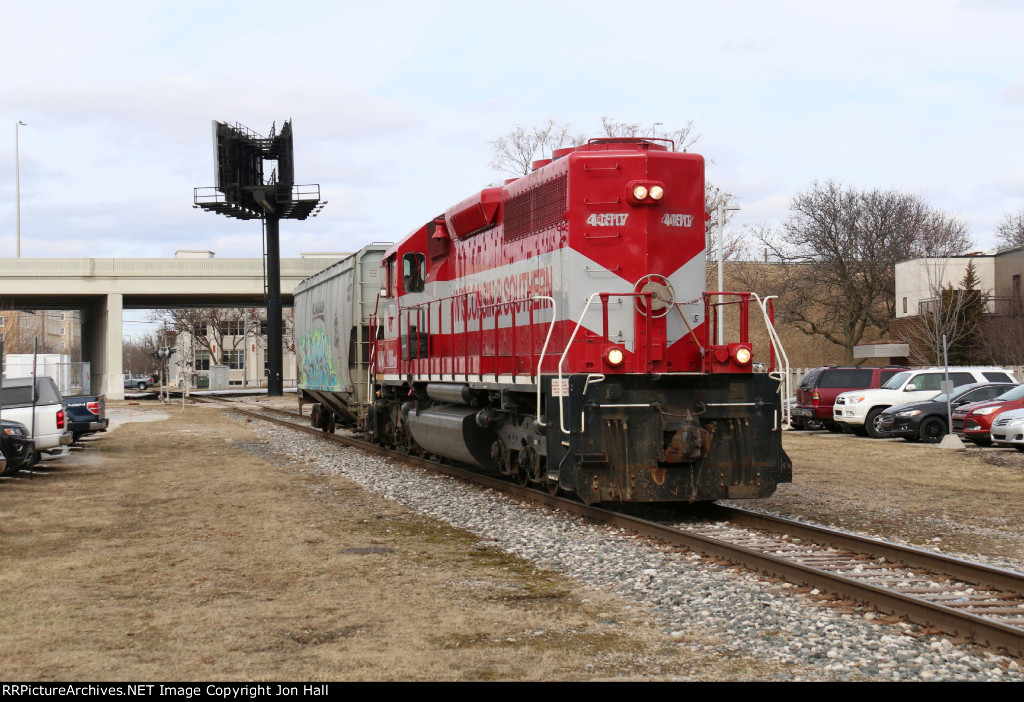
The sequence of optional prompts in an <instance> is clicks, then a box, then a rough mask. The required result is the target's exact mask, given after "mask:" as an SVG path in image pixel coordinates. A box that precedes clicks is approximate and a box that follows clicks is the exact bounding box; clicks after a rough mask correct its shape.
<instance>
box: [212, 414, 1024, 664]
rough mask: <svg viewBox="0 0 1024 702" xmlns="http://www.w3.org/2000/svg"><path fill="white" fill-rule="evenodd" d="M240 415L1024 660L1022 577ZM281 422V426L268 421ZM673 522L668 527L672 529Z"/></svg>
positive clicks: (774, 520)
mask: <svg viewBox="0 0 1024 702" xmlns="http://www.w3.org/2000/svg"><path fill="white" fill-rule="evenodd" d="M229 404H233V405H235V407H234V409H235V411H237V412H240V413H242V414H245V415H248V416H253V417H257V418H260V419H264V420H266V421H270V422H273V423H275V424H279V425H283V426H286V427H288V428H291V429H294V430H297V431H302V432H306V433H309V434H312V435H314V436H317V437H319V438H321V439H324V440H328V441H333V442H336V443H341V444H345V445H348V446H353V447H356V448H359V449H362V450H365V451H368V452H371V453H375V454H377V455H383V456H387V457H389V458H393V459H396V460H400V461H403V462H406V463H410V464H412V465H416V466H419V467H425V468H428V469H429V470H433V471H440V472H443V473H446V474H448V475H452V476H455V477H459V478H461V479H464V480H469V481H471V482H474V483H477V484H481V485H484V486H486V487H489V488H492V489H494V490H498V491H501V492H504V493H506V494H510V495H513V496H516V497H519V498H521V499H526V500H530V501H532V502H536V503H540V504H543V505H546V506H549V507H552V508H556V509H560V510H563V511H566V512H569V513H573V514H576V515H579V516H583V517H587V518H589V519H592V520H594V521H598V522H602V523H605V524H609V525H612V526H615V527H618V528H622V529H628V530H630V531H632V532H635V533H638V534H643V535H645V536H648V537H651V538H655V539H658V540H660V541H663V542H665V543H668V544H672V545H675V546H680V547H683V548H686V549H688V550H691V551H694V552H697V553H701V554H704V555H706V556H710V557H715V558H719V559H723V560H726V561H728V562H730V563H734V564H736V565H740V566H743V567H746V568H750V569H753V570H757V571H759V572H762V573H766V574H768V575H771V576H773V577H777V578H780V579H782V580H785V581H788V582H791V583H794V584H800V585H806V586H809V587H812V588H817V589H818V590H820V591H823V592H827V593H831V594H834V595H837V596H840V597H843V598H848V599H852V600H855V601H858V602H861V603H863V604H865V605H870V606H872V607H874V608H876V609H878V610H879V611H881V612H888V613H891V614H895V615H898V616H902V617H905V618H907V619H908V620H910V621H913V622H916V623H918V624H923V625H925V626H930V627H934V628H936V629H938V630H940V631H942V632H945V633H946V634H949V635H952V636H957V637H960V638H963V639H967V640H969V641H972V642H974V643H976V644H978V645H981V646H984V647H986V648H988V649H991V650H994V651H997V652H1000V653H1005V654H1008V655H1011V656H1014V657H1017V658H1024V574H1022V573H1018V572H1014V571H1010V570H1005V569H1001V568H994V567H991V566H987V565H984V564H980V563H974V562H971V561H966V560H963V559H959V558H954V557H951V556H945V555H942V554H938V553H934V552H931V551H925V550H923V549H918V548H914V547H910V546H903V545H898V544H893V543H889V542H885V541H881V540H878V539H872V538H868V537H863V536H858V535H855V534H849V533H847V532H843V531H838V530H835V529H828V528H825V527H820V526H815V525H810V524H805V523H802V522H796V521H793V520H789V519H783V518H780V517H774V516H769V515H763V514H757V513H754V512H749V511H746V510H742V509H737V508H727V507H720V506H717V505H715V506H714V507H713V508H712V509H710V510H708V512H707V515H708V516H709V517H711V518H710V519H705V520H702V521H700V522H699V523H689V522H688V523H686V524H680V523H678V521H675V523H666V519H665V518H664V517H662V518H659V519H658V520H651V519H645V518H642V517H639V516H635V515H630V514H626V513H623V512H617V511H612V510H608V509H604V508H601V507H593V506H587V505H583V504H581V503H579V502H577V501H575V500H572V499H567V498H564V497H559V496H555V495H550V494H548V493H547V492H545V491H541V490H535V489H532V488H527V487H521V486H519V485H515V484H513V483H510V482H508V481H506V480H504V479H501V478H496V477H491V476H488V475H482V474H480V473H478V472H475V471H471V470H465V469H461V468H457V467H453V466H449V465H445V464H441V463H437V462H434V461H430V460H426V459H422V458H416V457H413V456H408V455H405V454H399V453H396V452H394V451H391V450H388V449H385V448H383V447H380V446H377V445H375V444H371V443H368V442H366V441H363V440H361V439H359V438H357V437H354V436H345V435H339V434H326V433H324V432H322V431H320V430H318V429H314V428H313V427H310V426H308V425H306V424H302V423H300V422H305V421H306V418H305V417H304V416H302V415H300V414H298V413H297V412H289V411H285V410H279V409H273V408H267V407H261V408H259V411H253V410H250V409H246V408H244V407H241V406H239V405H238V402H237V401H236V402H230V403H229ZM271 415H276V416H271ZM670 521H672V520H670Z"/></svg>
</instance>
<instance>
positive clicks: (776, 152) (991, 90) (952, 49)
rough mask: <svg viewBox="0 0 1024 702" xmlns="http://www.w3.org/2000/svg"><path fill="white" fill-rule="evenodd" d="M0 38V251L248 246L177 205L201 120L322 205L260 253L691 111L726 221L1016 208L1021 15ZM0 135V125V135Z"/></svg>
mask: <svg viewBox="0 0 1024 702" xmlns="http://www.w3.org/2000/svg"><path fill="white" fill-rule="evenodd" d="M3 17H4V20H3V23H2V26H0V58H2V63H0V65H2V66H3V73H2V75H3V77H2V79H0V246H2V247H3V251H4V252H5V255H9V256H13V255H14V250H15V236H14V235H15V211H14V203H15V167H14V162H15V158H14V156H15V154H14V147H15V123H16V122H17V121H18V120H23V121H25V122H27V123H28V126H26V127H21V129H20V163H21V169H20V172H21V205H22V210H21V212H22V230H21V231H22V255H23V256H26V257H31V256H41V257H50V256H91V257H108V256H110V257H162V256H173V255H174V251H175V250H176V249H209V250H212V251H214V252H216V255H217V256H218V257H228V256H259V255H260V253H261V243H260V229H259V225H258V223H255V222H245V221H239V220H233V219H227V218H225V217H221V216H217V215H213V214H211V213H207V212H204V211H202V210H195V209H193V208H192V206H191V205H192V195H193V188H194V187H196V186H210V185H213V158H212V150H213V147H212V137H211V121H212V120H215V119H216V120H221V121H228V122H240V123H242V124H244V125H246V126H247V127H249V128H251V129H253V130H255V131H257V132H260V133H264V134H265V133H267V132H268V131H269V130H270V127H271V124H272V123H274V122H275V121H276V122H277V123H278V124H280V123H281V121H283V120H285V119H288V118H291V119H292V120H293V126H294V132H295V164H296V167H295V175H296V181H297V182H299V183H319V184H320V185H321V187H322V192H323V197H324V198H325V199H327V200H328V201H329V204H328V205H327V207H326V209H325V210H324V211H323V213H322V214H321V215H320V216H319V217H318V218H316V219H309V220H306V221H303V222H297V221H285V222H283V223H282V226H281V252H282V255H283V256H296V255H298V254H299V253H300V252H308V251H352V250H355V249H358V248H359V247H361V246H363V245H364V244H367V243H370V242H372V241H395V240H397V239H398V238H400V237H402V236H404V235H405V234H406V233H408V232H409V231H411V230H413V229H414V228H416V227H417V226H419V225H420V224H421V223H423V222H424V221H426V220H427V219H428V218H430V217H432V216H433V215H435V214H438V213H439V212H441V211H443V210H444V209H445V208H447V207H448V206H449V205H451V204H454V203H456V202H458V201H460V200H462V199H463V198H465V197H467V196H468V195H470V194H471V193H473V192H474V191H476V190H479V189H480V188H482V187H484V186H486V185H488V184H489V183H493V182H496V181H499V180H500V179H501V178H502V176H501V175H500V174H499V173H497V172H496V171H494V170H493V169H492V168H491V167H490V166H489V162H490V160H491V155H492V154H491V152H492V147H491V145H490V143H489V142H490V141H491V140H493V139H494V138H496V137H498V136H501V135H503V134H506V133H508V132H509V131H510V130H512V129H513V128H514V126H515V125H516V124H522V125H524V126H533V125H537V124H541V123H543V122H544V121H546V120H547V119H556V120H559V121H563V122H567V123H569V124H571V125H572V128H573V130H574V131H576V132H580V133H588V134H596V133H597V130H598V127H599V126H600V120H601V117H603V116H608V117H613V118H615V119H618V120H623V121H629V122H641V123H645V124H652V123H655V122H661V123H663V124H664V125H665V127H666V128H673V127H677V126H682V125H684V124H685V123H686V122H688V121H690V120H693V122H694V125H695V127H696V129H697V131H698V132H699V133H700V134H701V138H700V140H699V142H698V143H697V144H696V145H695V147H694V148H693V150H695V151H698V152H700V153H703V154H704V155H705V156H706V157H707V158H708V159H709V160H712V161H713V163H712V164H710V165H709V168H708V176H709V178H710V179H711V180H712V181H713V182H714V183H715V184H717V185H719V186H720V187H722V188H723V189H725V190H727V191H729V192H732V193H734V194H735V195H736V197H737V200H738V203H739V205H740V206H741V208H742V209H741V211H740V212H739V213H738V215H737V217H736V219H735V220H734V222H735V224H736V225H743V224H754V223H761V222H781V221H782V220H783V219H784V218H785V215H786V209H787V206H788V202H789V200H790V199H791V198H792V196H793V195H794V194H795V193H797V192H799V191H801V190H802V189H805V188H807V187H808V186H809V185H810V184H811V183H812V182H813V181H814V180H816V179H818V180H822V179H828V178H832V179H836V180H838V181H840V182H843V183H846V184H849V185H852V186H856V187H861V188H871V187H883V188H890V187H895V188H899V189H902V190H907V191H912V192H919V193H921V194H923V195H924V196H925V198H926V199H927V200H928V201H929V202H930V203H931V204H933V205H935V206H937V207H940V208H942V209H945V210H947V211H949V212H952V213H954V214H956V215H959V216H961V217H963V218H964V219H966V220H967V222H968V224H969V227H970V230H971V232H972V233H973V236H974V238H975V240H976V242H977V245H978V247H979V248H985V247H990V246H992V245H993V243H994V235H993V232H994V229H995V226H996V225H997V224H998V222H999V220H1000V219H1001V218H1002V216H1003V214H1004V213H1006V212H1007V211H1010V210H1016V209H1018V208H1021V207H1024V158H1022V155H1024V129H1022V126H1024V52H1022V49H1021V45H1020V42H1021V39H1020V37H1021V35H1022V34H1024V31H1022V30H1024V3H1021V2H1016V1H1014V0H1006V1H1001V0H975V1H969V0H963V1H953V0H946V1H943V0H929V1H927V2H924V1H920V2H909V1H908V2H899V1H898V0H889V1H888V2H864V1H861V2H856V3H823V2H803V1H798V0H792V1H788V2H782V1H780V2H753V1H752V0H751V1H748V2H738V1H735V2H734V1H728V0H726V1H723V0H718V1H717V2H714V3H711V2H683V1H670V2H659V1H657V0H648V1H647V2H644V3H627V2H622V1H621V0H619V1H618V2H603V1H600V0H586V1H585V2H582V1H581V2H575V1H565V2H559V1H558V0H547V1H544V2H533V1H531V0H517V1H516V2H514V3H509V2H501V3H498V2H487V1H483V0H476V1H475V2H462V1H458V0H450V1H445V2H438V1H430V0H428V1H426V2H382V1H380V0H375V1H374V2H360V3H354V2H347V1H344V0H343V1H341V2H295V1H292V2H273V3H271V2H262V1H261V0H249V1H247V2H217V3H202V2H188V1H183V0H176V1H175V2H173V3H172V2H156V1H150V2H126V3H119V2H103V1H102V0H101V1H100V2H97V3H82V2H53V1H50V2H41V3H38V4H35V5H33V4H31V3H28V2H21V3H14V2H9V3H5V9H4V13H3ZM4 125H6V126H4Z"/></svg>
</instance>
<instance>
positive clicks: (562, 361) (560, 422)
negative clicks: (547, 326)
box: [552, 292, 654, 434]
mask: <svg viewBox="0 0 1024 702" xmlns="http://www.w3.org/2000/svg"><path fill="white" fill-rule="evenodd" d="M612 295H615V296H616V297H646V298H647V304H648V309H650V304H651V301H652V298H653V297H654V293H652V292H629V293H609V292H596V293H593V294H592V295H591V296H590V297H588V298H587V304H585V305H584V306H583V312H582V313H581V314H580V318H579V321H577V322H576V327H575V328H574V329H573V330H572V334H571V335H570V336H569V340H568V341H567V342H566V343H565V350H564V351H563V352H562V357H561V358H560V359H558V385H559V392H561V388H562V387H563V382H562V366H563V365H564V364H565V357H566V356H568V355H569V351H570V350H571V349H572V342H573V341H574V340H575V339H576V332H578V331H579V330H580V327H581V326H583V318H584V317H586V315H587V312H589V311H590V305H591V304H592V303H593V302H594V298H595V297H600V298H601V299H602V302H606V301H607V300H608V298H609V297H610V296H612ZM646 318H647V343H648V344H650V339H651V333H650V332H651V329H650V326H651V318H650V316H649V315H648V316H647V317H646ZM603 323H604V329H602V330H601V331H602V334H603V336H604V340H605V341H607V340H608V319H607V315H605V318H604V320H603ZM636 350H637V349H636V348H634V349H633V351H634V353H635V352H636ZM647 362H648V364H650V354H648V361H647ZM566 382H568V381H566ZM552 395H554V392H552ZM562 397H564V396H563V395H559V397H558V427H559V429H561V430H562V433H563V434H568V433H569V431H568V430H567V429H566V428H565V408H564V405H563V403H562Z"/></svg>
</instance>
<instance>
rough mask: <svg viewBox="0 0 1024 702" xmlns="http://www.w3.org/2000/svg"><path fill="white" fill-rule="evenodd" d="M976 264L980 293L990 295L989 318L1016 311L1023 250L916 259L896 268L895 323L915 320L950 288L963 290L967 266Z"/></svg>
mask: <svg viewBox="0 0 1024 702" xmlns="http://www.w3.org/2000/svg"><path fill="white" fill-rule="evenodd" d="M972 262H973V263H974V270H975V274H976V275H977V277H978V280H979V283H978V289H979V290H981V291H982V292H984V293H988V295H989V303H988V308H987V310H986V311H987V312H988V314H1007V313H1010V312H1012V311H1016V310H1017V309H1018V308H1019V306H1020V302H1021V296H1022V290H1021V277H1022V276H1024V247H1018V248H1015V249H1007V250H1006V251H999V252H996V253H972V254H966V255H963V256H949V257H945V258H914V259H911V260H909V261H902V262H900V263H897V264H896V319H902V318H904V317H916V316H917V315H919V314H921V313H922V312H924V311H926V310H927V309H928V308H929V306H930V305H931V304H933V303H934V301H935V299H936V297H937V294H938V291H940V290H941V289H942V288H944V287H946V286H947V285H950V284H951V285H952V286H953V288H954V289H959V288H960V287H961V281H963V279H964V274H965V273H966V272H967V265H968V263H972Z"/></svg>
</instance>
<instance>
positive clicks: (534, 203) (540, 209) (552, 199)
mask: <svg viewBox="0 0 1024 702" xmlns="http://www.w3.org/2000/svg"><path fill="white" fill-rule="evenodd" d="M566 181H567V179H566V176H565V175H564V174H563V175H560V176H558V177H557V178H552V179H551V180H549V181H547V182H546V183H541V184H540V185H538V186H537V187H536V188H531V189H529V190H527V191H526V192H525V193H520V194H519V195H515V196H513V197H510V198H509V199H508V200H506V201H505V216H504V217H505V241H515V240H516V239H522V238H523V237H525V236H529V235H530V234H534V233H536V232H539V231H543V230H545V229H550V228H551V227H554V226H555V225H557V224H558V223H559V222H560V221H561V220H562V215H564V214H565V208H566V204H565V202H566V193H565V188H566Z"/></svg>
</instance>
